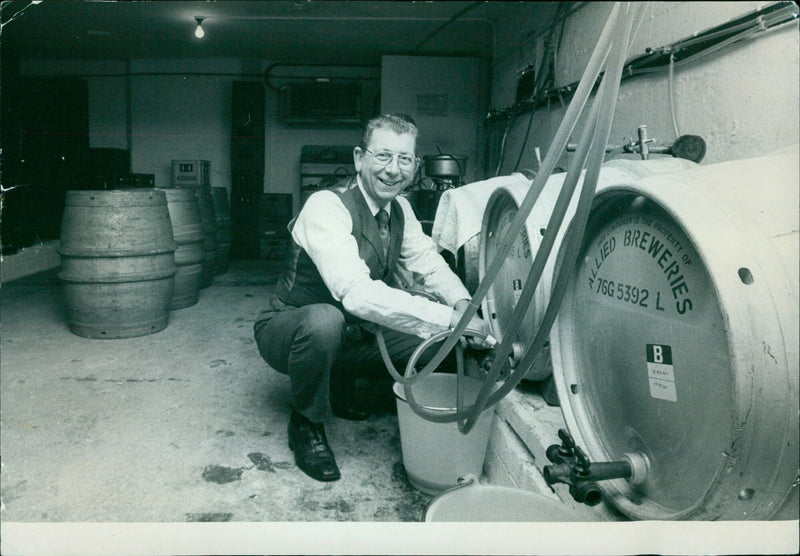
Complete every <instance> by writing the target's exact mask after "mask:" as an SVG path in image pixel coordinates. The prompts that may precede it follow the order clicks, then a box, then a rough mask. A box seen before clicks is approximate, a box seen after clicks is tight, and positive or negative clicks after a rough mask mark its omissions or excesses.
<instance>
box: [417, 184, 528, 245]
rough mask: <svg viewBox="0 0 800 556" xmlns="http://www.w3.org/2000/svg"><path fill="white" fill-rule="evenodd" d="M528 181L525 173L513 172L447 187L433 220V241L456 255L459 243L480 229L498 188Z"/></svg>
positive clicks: (463, 242) (461, 243) (465, 240)
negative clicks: (491, 199) (487, 207)
mask: <svg viewBox="0 0 800 556" xmlns="http://www.w3.org/2000/svg"><path fill="white" fill-rule="evenodd" d="M529 182H530V180H529V179H528V178H526V177H525V176H524V175H523V174H519V173H514V174H510V175H508V176H497V177H495V178H489V179H488V180H483V181H477V182H474V183H470V184H467V185H464V186H461V187H457V188H455V189H447V190H445V191H444V192H443V193H442V197H441V199H440V200H439V206H438V208H437V209H436V217H435V218H434V220H433V230H432V231H431V237H432V238H433V241H434V242H436V245H437V246H438V247H439V249H440V250H441V249H447V250H448V251H450V252H451V253H453V254H454V255H455V254H456V252H457V251H458V249H459V247H461V246H462V245H464V244H465V243H466V242H467V241H469V239H470V238H472V237H474V236H476V235H477V234H479V233H480V232H481V225H482V223H483V211H484V210H485V209H486V204H487V203H488V202H489V197H490V196H491V195H492V193H493V192H494V190H495V189H497V188H498V187H504V186H508V185H513V184H517V183H529Z"/></svg>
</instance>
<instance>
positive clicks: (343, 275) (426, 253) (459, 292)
mask: <svg viewBox="0 0 800 556" xmlns="http://www.w3.org/2000/svg"><path fill="white" fill-rule="evenodd" d="M357 182H358V187H359V189H361V193H362V194H364V190H363V186H362V185H361V180H360V177H358V180H357ZM364 198H365V200H366V201H367V205H369V208H370V211H371V212H372V215H373V216H374V215H376V214H377V213H378V210H380V207H378V206H377V205H376V204H375V202H374V201H373V200H372V199H371V198H370V197H369V196H368V195H366V194H364ZM397 201H398V203H399V206H400V208H402V210H403V214H404V220H405V224H404V227H403V240H402V245H401V248H400V258H399V260H398V265H399V266H400V268H401V270H402V271H404V273H405V274H407V275H412V276H413V277H414V279H415V282H416V284H417V285H418V286H419V287H420V289H422V290H424V291H425V292H426V293H429V294H432V295H433V296H435V297H436V298H437V299H439V300H440V301H441V303H437V302H435V301H431V300H429V299H426V298H424V297H421V296H417V295H411V294H409V293H408V292H406V291H404V290H402V289H399V288H393V287H390V286H388V285H387V284H385V283H384V282H382V281H381V280H373V279H371V278H370V276H369V268H368V267H367V265H366V263H365V262H364V261H363V260H362V259H361V257H360V256H359V254H358V244H357V243H356V238H355V237H354V236H353V234H352V232H353V221H352V218H351V217H350V212H349V211H348V210H347V208H346V207H345V206H344V204H343V203H342V201H341V200H340V199H339V196H338V195H337V194H336V193H334V192H332V191H319V192H317V193H314V194H313V195H311V196H310V197H309V198H308V200H307V201H306V203H305V205H304V206H303V209H302V210H301V211H300V214H299V215H298V216H297V219H296V221H295V223H294V227H293V228H292V237H293V238H294V240H295V241H296V242H297V243H298V245H300V247H302V248H303V249H304V250H305V251H306V253H308V256H309V257H310V258H311V260H312V261H313V262H314V264H315V265H316V267H317V270H318V271H319V274H320V276H321V277H322V280H323V281H324V282H325V285H326V286H327V287H328V289H329V290H330V292H331V294H332V295H333V298H334V299H336V300H337V301H340V302H341V303H342V305H343V306H344V308H345V310H346V311H348V312H349V313H351V314H353V315H355V316H357V317H360V318H362V319H364V320H367V321H370V322H374V323H377V324H380V325H382V326H386V327H388V328H392V329H394V330H399V331H401V332H406V333H408V334H413V335H415V336H419V337H420V338H429V337H430V336H431V335H433V334H435V333H437V332H441V331H443V330H446V329H448V328H449V326H450V320H451V318H452V316H453V309H452V306H453V305H455V303H456V302H457V301H459V300H461V299H470V295H469V292H468V291H467V289H466V288H465V287H464V285H463V284H462V283H461V281H460V280H459V279H458V277H457V276H456V275H455V274H454V273H453V271H452V270H450V267H449V266H448V265H447V263H446V262H445V261H444V259H442V257H441V256H440V255H439V253H438V252H437V250H436V245H435V244H434V242H433V240H432V239H431V238H430V237H429V236H427V235H425V233H424V232H423V231H422V226H421V225H420V223H419V221H418V220H417V217H416V216H415V215H414V211H413V209H412V208H411V205H410V204H409V202H408V200H407V199H406V198H405V197H402V196H399V197H397ZM390 208H391V205H390V206H387V207H386V210H387V211H389V210H390Z"/></svg>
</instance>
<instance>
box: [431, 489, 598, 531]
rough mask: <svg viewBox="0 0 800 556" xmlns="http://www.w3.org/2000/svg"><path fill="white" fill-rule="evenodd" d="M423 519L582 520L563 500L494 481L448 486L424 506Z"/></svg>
mask: <svg viewBox="0 0 800 556" xmlns="http://www.w3.org/2000/svg"><path fill="white" fill-rule="evenodd" d="M422 520H423V521H439V522H442V521H481V522H490V521H491V522H512V521H530V522H537V521H584V520H585V519H584V518H582V517H581V516H579V515H576V514H575V512H573V511H572V510H571V509H570V508H569V507H568V506H566V505H565V504H564V503H563V502H560V501H558V500H554V499H552V498H547V497H546V496H543V495H541V494H537V493H535V492H529V491H527V490H520V489H516V488H509V487H503V486H493V485H469V486H465V487H459V488H454V489H452V490H448V491H447V492H444V493H442V494H440V495H439V496H437V497H436V498H434V499H433V500H432V501H431V503H430V504H428V507H427V508H425V514H424V515H423V518H422Z"/></svg>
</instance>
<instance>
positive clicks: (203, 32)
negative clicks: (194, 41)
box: [194, 17, 206, 39]
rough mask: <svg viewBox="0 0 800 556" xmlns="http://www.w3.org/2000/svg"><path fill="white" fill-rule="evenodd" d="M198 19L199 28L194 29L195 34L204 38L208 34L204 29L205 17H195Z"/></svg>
mask: <svg viewBox="0 0 800 556" xmlns="http://www.w3.org/2000/svg"><path fill="white" fill-rule="evenodd" d="M195 20H196V21H197V29H195V30H194V36H195V37H197V38H198V39H202V38H203V37H205V36H206V32H205V31H204V30H203V18H202V17H195Z"/></svg>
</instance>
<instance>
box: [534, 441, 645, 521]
mask: <svg viewBox="0 0 800 556" xmlns="http://www.w3.org/2000/svg"><path fill="white" fill-rule="evenodd" d="M558 436H559V438H560V439H561V444H560V445H559V444H553V445H551V446H549V447H548V448H547V451H546V454H547V459H549V460H550V461H551V462H553V463H554V465H546V466H545V467H544V470H543V475H544V479H545V481H547V484H549V485H552V484H554V483H564V484H567V485H569V493H570V495H571V496H572V497H573V498H574V499H575V501H577V502H580V503H582V504H587V505H589V506H595V505H597V504H599V503H600V501H601V500H602V498H603V495H602V492H601V490H600V488H599V487H598V486H597V482H598V481H606V480H609V479H625V480H627V481H628V482H629V483H631V484H642V483H644V481H645V478H646V477H647V470H648V467H649V464H648V460H647V457H646V456H645V455H644V454H641V453H632V454H625V455H623V457H622V460H621V461H608V462H592V461H591V460H590V459H589V457H588V456H587V455H586V453H585V452H584V451H583V450H582V449H581V448H580V447H579V446H577V445H576V444H575V440H574V439H573V438H572V436H571V435H570V434H569V433H568V432H567V431H566V430H564V429H560V430H559V431H558Z"/></svg>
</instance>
